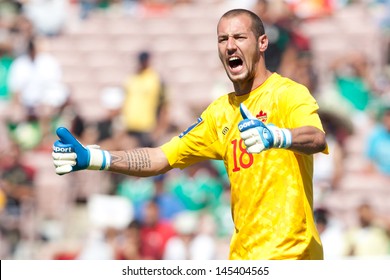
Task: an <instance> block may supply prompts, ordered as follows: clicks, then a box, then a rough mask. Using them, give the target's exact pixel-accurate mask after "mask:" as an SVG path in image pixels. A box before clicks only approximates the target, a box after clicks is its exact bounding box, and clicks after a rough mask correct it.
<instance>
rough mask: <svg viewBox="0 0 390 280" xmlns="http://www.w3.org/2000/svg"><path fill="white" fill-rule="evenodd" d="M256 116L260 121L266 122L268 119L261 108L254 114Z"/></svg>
mask: <svg viewBox="0 0 390 280" xmlns="http://www.w3.org/2000/svg"><path fill="white" fill-rule="evenodd" d="M256 118H257V119H258V120H260V121H262V122H266V121H267V119H268V115H267V113H266V112H264V111H263V110H260V112H259V113H258V114H257V115H256Z"/></svg>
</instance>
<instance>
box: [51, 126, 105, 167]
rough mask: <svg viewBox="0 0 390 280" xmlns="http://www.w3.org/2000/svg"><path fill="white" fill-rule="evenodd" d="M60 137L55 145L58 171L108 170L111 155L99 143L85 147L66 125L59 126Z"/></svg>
mask: <svg viewBox="0 0 390 280" xmlns="http://www.w3.org/2000/svg"><path fill="white" fill-rule="evenodd" d="M56 132H57V135H58V137H59V138H60V139H59V140H57V141H56V142H55V143H54V145H53V152H52V157H53V163H54V166H55V168H56V173H57V174H59V175H63V174H66V173H69V172H72V171H78V170H83V169H91V170H107V169H108V168H109V167H110V162H111V156H110V154H109V153H108V152H107V151H105V150H101V149H99V148H100V147H99V146H97V145H91V146H86V147H84V146H83V145H82V144H81V143H80V142H79V141H78V140H77V139H76V138H75V137H74V136H73V135H72V134H71V133H70V132H69V130H67V129H66V128H65V127H59V128H57V131H56Z"/></svg>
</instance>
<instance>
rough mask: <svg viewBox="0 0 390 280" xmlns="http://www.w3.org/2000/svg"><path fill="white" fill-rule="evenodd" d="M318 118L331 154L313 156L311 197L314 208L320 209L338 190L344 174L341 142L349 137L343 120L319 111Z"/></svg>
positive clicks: (343, 152)
mask: <svg viewBox="0 0 390 280" xmlns="http://www.w3.org/2000/svg"><path fill="white" fill-rule="evenodd" d="M319 114H320V118H321V120H322V124H323V127H324V130H325V132H326V141H327V143H328V148H329V151H331V153H330V154H329V155H319V154H318V155H314V170H313V197H314V208H316V207H322V206H323V204H324V202H325V201H326V198H327V197H328V195H329V194H331V193H332V192H333V191H334V190H336V189H338V187H339V183H340V181H341V179H342V177H343V175H344V174H345V173H344V158H345V154H346V152H345V150H344V146H343V141H344V140H345V137H347V136H348V135H349V133H350V132H349V131H348V127H346V125H345V124H343V120H341V119H339V118H337V116H335V114H333V113H332V112H327V111H321V112H320V113H319Z"/></svg>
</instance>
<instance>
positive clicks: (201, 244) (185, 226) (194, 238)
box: [163, 211, 216, 260]
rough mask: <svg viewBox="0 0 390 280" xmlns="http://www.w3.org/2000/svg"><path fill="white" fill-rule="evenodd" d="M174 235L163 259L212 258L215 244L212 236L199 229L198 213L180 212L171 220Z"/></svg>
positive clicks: (214, 254) (168, 243)
mask: <svg viewBox="0 0 390 280" xmlns="http://www.w3.org/2000/svg"><path fill="white" fill-rule="evenodd" d="M173 226H174V228H175V231H176V235H175V236H173V237H171V238H170V239H169V240H168V242H167V245H166V247H165V250H164V257H163V258H164V259H165V260H212V259H215V256H216V248H215V247H216V246H215V242H214V239H213V237H212V236H210V235H209V234H205V233H201V232H200V230H199V226H200V224H199V215H198V214H197V213H195V212H190V211H186V212H182V213H180V214H178V215H177V216H176V217H175V218H174V220H173Z"/></svg>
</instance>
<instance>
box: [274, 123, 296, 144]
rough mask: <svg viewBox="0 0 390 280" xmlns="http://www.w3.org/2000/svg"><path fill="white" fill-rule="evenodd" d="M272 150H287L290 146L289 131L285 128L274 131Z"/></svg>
mask: <svg viewBox="0 0 390 280" xmlns="http://www.w3.org/2000/svg"><path fill="white" fill-rule="evenodd" d="M273 134H274V145H273V147H274V148H283V149H287V148H289V147H290V146H291V144H292V136H291V131H290V130H288V129H286V128H279V129H274V131H273Z"/></svg>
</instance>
